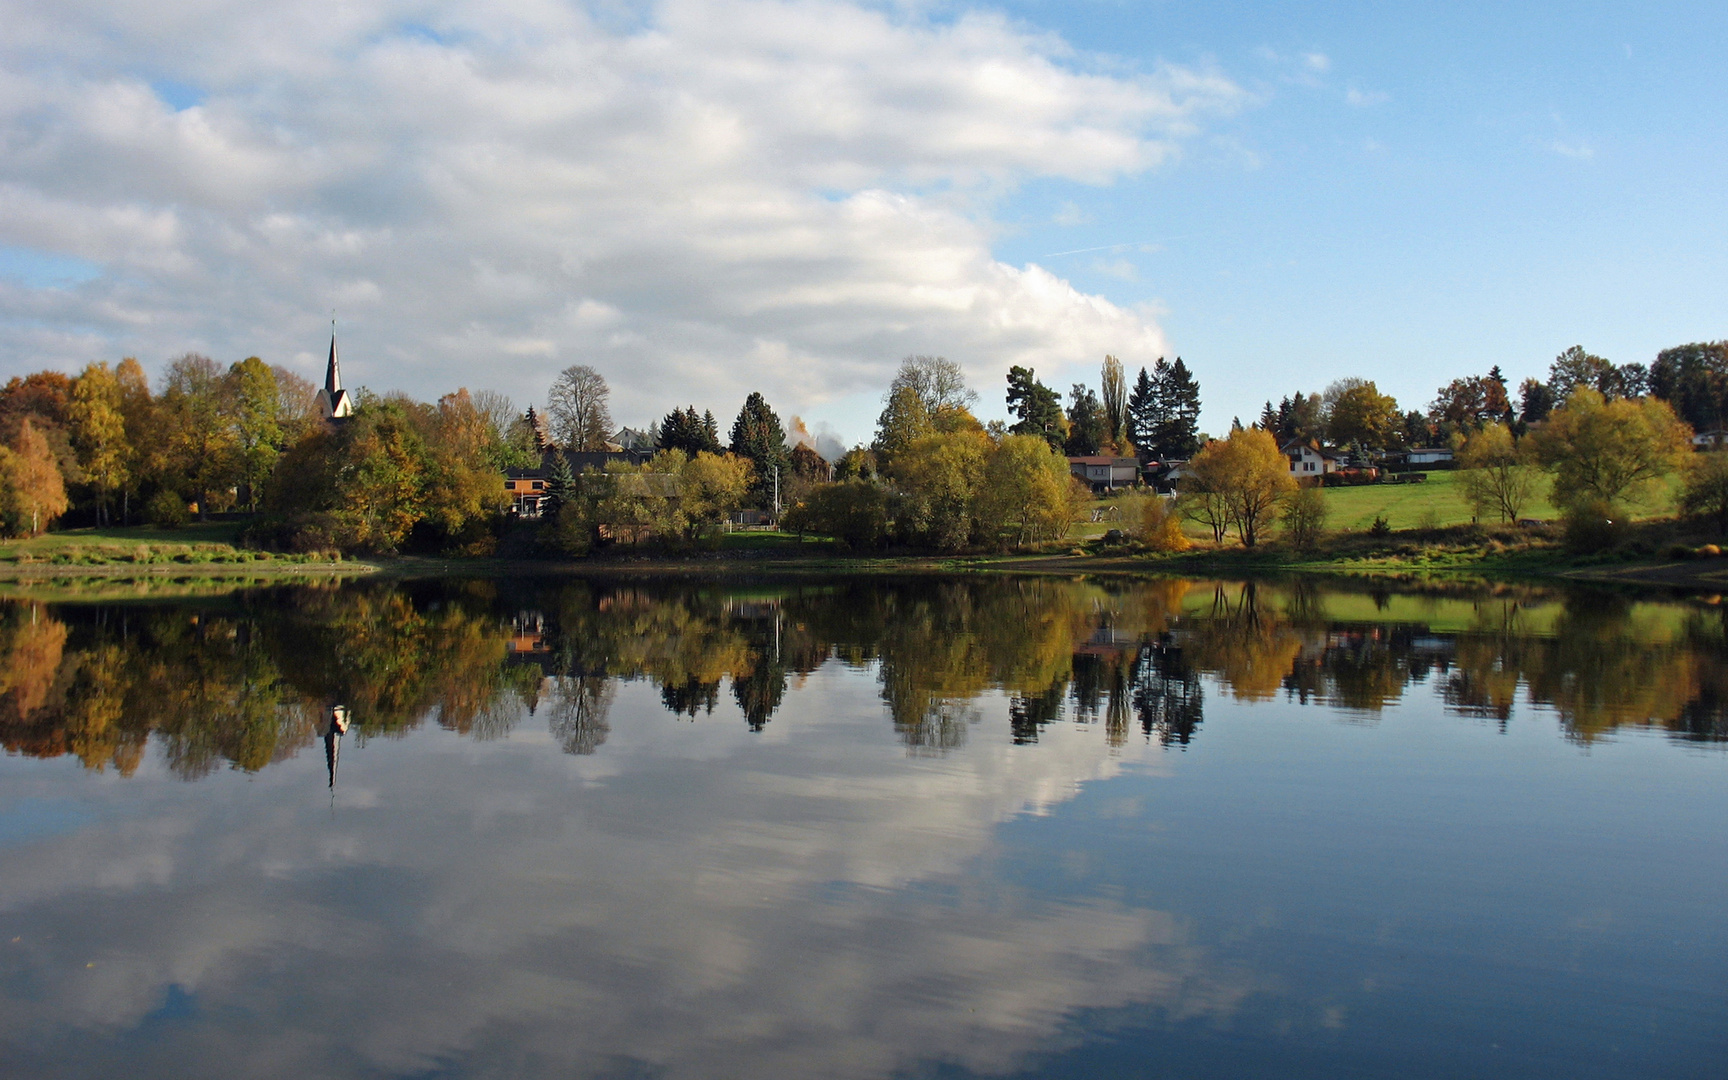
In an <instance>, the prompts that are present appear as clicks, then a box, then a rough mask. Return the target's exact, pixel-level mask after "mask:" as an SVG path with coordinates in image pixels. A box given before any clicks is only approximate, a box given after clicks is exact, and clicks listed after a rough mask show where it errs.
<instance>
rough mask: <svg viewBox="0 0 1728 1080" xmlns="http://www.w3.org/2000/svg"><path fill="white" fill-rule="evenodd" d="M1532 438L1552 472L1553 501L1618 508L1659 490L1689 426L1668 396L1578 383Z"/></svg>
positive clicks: (1678, 459) (1682, 451)
mask: <svg viewBox="0 0 1728 1080" xmlns="http://www.w3.org/2000/svg"><path fill="white" fill-rule="evenodd" d="M1530 438H1531V439H1532V440H1533V444H1534V448H1535V453H1536V456H1537V460H1538V461H1539V462H1540V463H1541V464H1542V465H1543V466H1545V467H1546V468H1548V470H1549V471H1550V472H1551V473H1552V474H1553V476H1554V493H1553V496H1552V499H1553V502H1554V504H1555V505H1556V506H1560V507H1562V508H1566V509H1580V508H1584V507H1587V506H1590V505H1592V504H1600V505H1602V506H1606V507H1608V508H1611V509H1612V510H1615V511H1620V510H1623V509H1624V508H1625V507H1626V505H1627V504H1628V503H1637V502H1642V501H1644V500H1645V499H1646V498H1648V497H1651V496H1654V495H1655V494H1656V493H1657V492H1659V491H1661V490H1662V481H1663V480H1665V479H1666V478H1667V477H1669V476H1671V475H1672V474H1673V473H1674V472H1675V470H1677V469H1679V468H1680V467H1681V465H1682V464H1683V463H1684V462H1686V461H1687V460H1688V455H1689V454H1690V453H1691V450H1692V444H1691V429H1689V428H1688V427H1687V426H1686V425H1685V424H1683V423H1681V422H1680V420H1679V419H1678V418H1676V417H1675V415H1674V410H1673V409H1672V408H1670V407H1669V405H1668V403H1667V402H1665V401H1661V400H1659V399H1657V398H1653V397H1647V398H1644V399H1643V400H1641V401H1629V400H1627V399H1625V398H1620V399H1618V400H1615V401H1608V400H1606V399H1605V398H1604V397H1603V396H1602V394H1601V393H1600V392H1599V391H1597V390H1594V389H1592V388H1590V387H1588V386H1583V385H1579V386H1578V387H1576V388H1575V389H1574V390H1573V391H1572V394H1571V396H1570V397H1568V398H1567V399H1566V404H1565V405H1564V406H1563V407H1561V408H1559V409H1556V410H1555V411H1554V413H1553V414H1552V415H1550V416H1549V417H1548V420H1547V422H1546V423H1544V424H1543V425H1542V426H1541V427H1540V428H1538V429H1537V430H1535V431H1533V432H1532V433H1531V434H1530Z"/></svg>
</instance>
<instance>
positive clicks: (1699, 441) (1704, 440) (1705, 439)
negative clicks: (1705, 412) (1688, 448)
mask: <svg viewBox="0 0 1728 1080" xmlns="http://www.w3.org/2000/svg"><path fill="white" fill-rule="evenodd" d="M1724 446H1728V431H1724V430H1722V429H1721V428H1717V429H1716V430H1714V431H1700V432H1699V433H1698V434H1696V435H1694V436H1692V449H1694V450H1720V449H1722V448H1723V447H1724Z"/></svg>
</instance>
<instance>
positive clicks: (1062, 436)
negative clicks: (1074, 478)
mask: <svg viewBox="0 0 1728 1080" xmlns="http://www.w3.org/2000/svg"><path fill="white" fill-rule="evenodd" d="M1008 411H1009V412H1010V413H1013V414H1014V417H1015V422H1014V425H1013V426H1012V427H1010V428H1009V429H1008V430H1009V431H1011V432H1013V433H1014V434H1016V435H1036V436H1038V437H1039V438H1041V439H1043V440H1044V441H1045V442H1047V443H1049V444H1050V445H1051V446H1052V447H1054V448H1055V449H1057V450H1060V449H1062V445H1063V443H1065V442H1066V441H1067V439H1068V423H1067V420H1066V418H1065V417H1063V415H1062V398H1061V395H1059V394H1057V393H1056V391H1054V390H1052V389H1051V388H1050V387H1048V386H1045V385H1044V384H1043V383H1041V382H1039V381H1038V379H1037V378H1036V376H1035V375H1034V373H1033V371H1032V369H1031V368H1024V367H1020V366H1018V365H1016V366H1014V367H1011V368H1009V369H1008Z"/></svg>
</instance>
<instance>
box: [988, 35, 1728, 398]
mask: <svg viewBox="0 0 1728 1080" xmlns="http://www.w3.org/2000/svg"><path fill="white" fill-rule="evenodd" d="M1300 8H1301V9H1303V10H1298V6H1294V5H1262V4H1208V5H1175V4H1141V5H1128V4H1104V3H1099V4H1054V3H1052V4H1043V3H1031V4H1018V5H1013V6H1012V8H1011V9H1012V10H1013V11H1014V12H1015V14H1016V15H1017V16H1019V17H1022V18H1025V19H1027V20H1029V21H1033V22H1036V23H1039V24H1041V25H1046V26H1049V27H1051V28H1052V29H1055V30H1056V31H1058V32H1060V33H1061V34H1062V35H1063V36H1064V37H1065V38H1066V39H1067V40H1068V41H1070V42H1071V43H1073V44H1074V45H1075V46H1076V47H1077V48H1081V49H1092V50H1099V51H1102V52H1111V53H1115V54H1117V55H1121V56H1125V57H1130V58H1134V59H1135V60H1138V61H1140V62H1142V63H1144V62H1147V61H1149V60H1151V59H1152V58H1155V57H1161V58H1166V59H1171V60H1177V61H1180V62H1184V63H1190V64H1212V65H1216V66H1217V67H1218V68H1219V69H1220V70H1223V71H1225V72H1227V73H1228V74H1229V75H1230V76H1231V77H1232V78H1234V79H1236V80H1237V81H1238V82H1240V83H1241V84H1242V85H1243V86H1244V87H1245V88H1247V89H1249V90H1250V91H1251V92H1253V93H1254V94H1255V95H1256V98H1257V104H1255V105H1252V106H1250V107H1248V108H1245V109H1243V110H1241V111H1240V112H1239V113H1237V114H1236V115H1235V116H1234V117H1232V118H1230V119H1229V120H1227V121H1224V122H1222V123H1220V124H1218V125H1217V128H1216V130H1215V131H1213V132H1212V133H1211V134H1212V140H1211V141H1210V143H1209V144H1208V142H1207V141H1202V142H1201V143H1200V144H1198V145H1194V146H1191V147H1189V148H1188V150H1187V151H1186V152H1185V154H1184V157H1183V160H1181V161H1180V162H1179V163H1177V164H1175V165H1174V166H1173V167H1167V168H1165V169H1162V170H1158V171H1155V172H1152V173H1149V174H1146V175H1144V176H1140V177H1131V178H1125V179H1123V180H1121V181H1119V182H1117V183H1115V184H1113V185H1111V186H1109V187H1106V188H1089V187H1085V186H1081V185H1075V184H1071V183H1060V182H1058V183H1040V184H1035V185H1031V186H1029V187H1028V189H1027V190H1026V191H1024V192H1023V193H1022V194H1020V195H1019V196H1018V197H1016V198H1015V199H1014V200H1013V201H1012V202H1011V203H1010V205H1009V207H1008V208H1007V209H1006V210H1004V212H1002V214H1001V215H1000V216H1001V219H1002V220H1003V221H1004V222H1009V221H1011V222H1014V223H1015V224H1016V225H1017V226H1018V228H1017V229H1016V230H1015V231H1013V232H1011V233H1009V234H1007V235H1004V236H1003V237H1001V239H999V240H998V241H997V243H996V247H995V250H996V251H997V253H998V255H999V256H1000V257H1001V258H1003V259H1004V260H1005V261H1008V262H1010V263H1021V262H1026V261H1032V260H1038V261H1042V262H1044V263H1045V264H1046V265H1048V266H1050V267H1051V269H1053V270H1056V271H1058V272H1060V273H1062V274H1064V275H1066V276H1068V277H1070V278H1071V280H1073V281H1074V283H1075V284H1076V285H1078V286H1079V287H1081V288H1082V289H1084V290H1086V291H1088V292H1096V293H1100V294H1102V295H1104V296H1107V297H1109V298H1111V299H1112V300H1115V301H1117V302H1118V303H1123V304H1133V303H1139V302H1151V303H1155V304H1157V305H1158V306H1159V308H1160V309H1161V311H1162V315H1161V317H1160V321H1161V324H1162V325H1163V327H1164V329H1165V331H1166V332H1167V334H1168V335H1169V337H1170V339H1171V344H1172V345H1173V347H1174V348H1175V349H1176V351H1177V352H1179V353H1181V354H1183V355H1184V356H1185V357H1186V358H1187V359H1188V360H1189V362H1190V363H1191V364H1192V365H1193V366H1194V367H1195V368H1196V369H1197V371H1198V372H1199V374H1200V377H1201V379H1202V384H1203V388H1204V389H1205V390H1206V391H1207V394H1206V397H1207V406H1208V408H1207V411H1206V415H1205V420H1206V423H1207V424H1208V425H1209V426H1211V427H1212V428H1213V430H1219V429H1221V428H1222V426H1224V425H1227V424H1228V423H1229V417H1230V415H1231V414H1238V413H1239V414H1241V415H1242V417H1243V419H1244V421H1247V420H1249V419H1250V414H1252V413H1256V412H1257V411H1258V409H1257V406H1258V404H1259V402H1260V401H1261V400H1263V399H1264V398H1266V397H1272V398H1273V399H1274V400H1276V398H1277V397H1278V396H1280V395H1281V394H1283V393H1288V392H1290V391H1292V390H1296V389H1306V390H1314V389H1318V388H1319V387H1321V386H1323V385H1324V384H1325V383H1326V382H1327V381H1329V380H1331V379H1333V378H1337V377H1340V376H1346V375H1361V376H1366V377H1369V378H1373V379H1375V380H1377V381H1378V382H1379V384H1380V385H1381V387H1382V389H1385V390H1387V391H1390V392H1392V393H1394V394H1395V395H1396V396H1397V397H1398V398H1399V400H1400V402H1402V403H1404V404H1405V405H1406V407H1411V406H1421V405H1425V404H1426V403H1427V401H1428V400H1429V399H1431V398H1432V396H1433V391H1434V390H1435V388H1436V387H1438V386H1439V385H1440V384H1441V383H1442V382H1444V381H1446V380H1448V379H1450V378H1452V377H1454V376H1456V375H1461V374H1470V373H1483V372H1486V371H1487V370H1488V368H1489V367H1490V366H1492V365H1495V364H1498V365H1500V367H1501V368H1502V369H1503V370H1504V371H1505V372H1506V373H1507V374H1508V375H1509V376H1513V377H1523V376H1526V375H1542V374H1544V373H1545V371H1546V368H1547V365H1548V364H1549V363H1550V362H1551V361H1552V359H1553V357H1554V356H1555V354H1557V353H1559V352H1560V351H1561V350H1562V349H1564V348H1566V347H1567V346H1569V345H1572V344H1574V343H1578V344H1583V345H1584V346H1585V347H1586V348H1588V349H1590V350H1592V351H1594V352H1597V353H1598V354H1600V355H1605V356H1607V357H1609V358H1611V359H1613V360H1615V361H1617V362H1629V361H1642V362H1648V361H1650V360H1651V359H1653V358H1654V356H1655V353H1656V352H1657V350H1659V349H1661V348H1663V347H1666V346H1669V345H1674V344H1679V343H1682V342H1686V341H1695V340H1715V339H1719V338H1722V337H1724V336H1728V243H1725V241H1728V215H1725V210H1728V183H1725V181H1724V176H1725V175H1728V171H1725V169H1724V165H1728V160H1725V159H1728V149H1725V148H1728V78H1725V76H1724V71H1725V69H1724V66H1723V65H1722V63H1721V61H1720V45H1721V43H1722V42H1723V41H1724V40H1728V7H1724V6H1722V5H1692V6H1687V7H1678V6H1669V7H1667V8H1664V9H1661V10H1652V9H1649V8H1645V7H1644V6H1642V5H1636V6H1635V5H1612V6H1601V5H1599V6H1595V7H1591V6H1586V5H1552V6H1542V7H1536V6H1530V5H1499V4H1492V5H1462V4H1459V5H1425V6H1421V7H1418V6H1416V5H1387V4H1358V5H1313V6H1309V5H1301V6H1300ZM1066 204H1072V206H1073V207H1075V208H1077V210H1078V214H1073V213H1071V214H1070V215H1069V217H1070V218H1073V217H1081V218H1084V219H1086V220H1084V223H1080V224H1073V225H1062V224H1057V223H1055V222H1054V221H1053V219H1055V218H1058V217H1059V216H1061V210H1062V207H1063V206H1064V205H1066ZM1145 241H1151V242H1152V250H1142V248H1141V246H1140V243H1139V242H1145ZM1113 243H1129V244H1131V245H1132V246H1130V247H1127V248H1124V249H1121V250H1118V251H1106V252H1091V253H1087V254H1082V255H1075V256H1067V257H1063V258H1059V259H1058V258H1049V257H1048V256H1047V255H1046V253H1048V252H1055V251H1068V250H1073V249H1076V248H1087V247H1094V246H1099V245H1106V244H1113ZM1129 273H1131V274H1132V275H1133V277H1132V278H1131V279H1126V280H1125V279H1124V277H1122V276H1118V275H1125V274H1129Z"/></svg>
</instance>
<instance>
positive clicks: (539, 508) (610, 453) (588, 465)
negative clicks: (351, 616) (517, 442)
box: [504, 449, 653, 518]
mask: <svg viewBox="0 0 1728 1080" xmlns="http://www.w3.org/2000/svg"><path fill="white" fill-rule="evenodd" d="M554 454H563V455H564V460H565V461H567V462H569V463H570V475H571V476H573V477H579V476H581V475H582V474H583V473H584V472H586V471H588V470H589V469H592V470H594V471H595V472H604V471H605V470H606V466H607V465H608V464H610V463H612V462H614V461H621V462H623V463H624V464H626V465H641V464H642V463H644V462H646V461H648V460H649V458H651V457H652V456H653V455H652V454H650V453H648V452H647V451H645V450H555V449H554V450H548V451H546V453H545V455H544V456H543V457H542V458H541V459H540V467H539V468H538V469H509V470H506V471H505V473H504V490H505V491H507V492H509V493H510V513H511V514H512V515H513V516H515V517H519V518H537V517H539V516H540V515H541V514H543V513H545V511H546V485H547V484H548V483H550V482H551V476H552V462H553V460H554V458H553V455H554Z"/></svg>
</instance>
